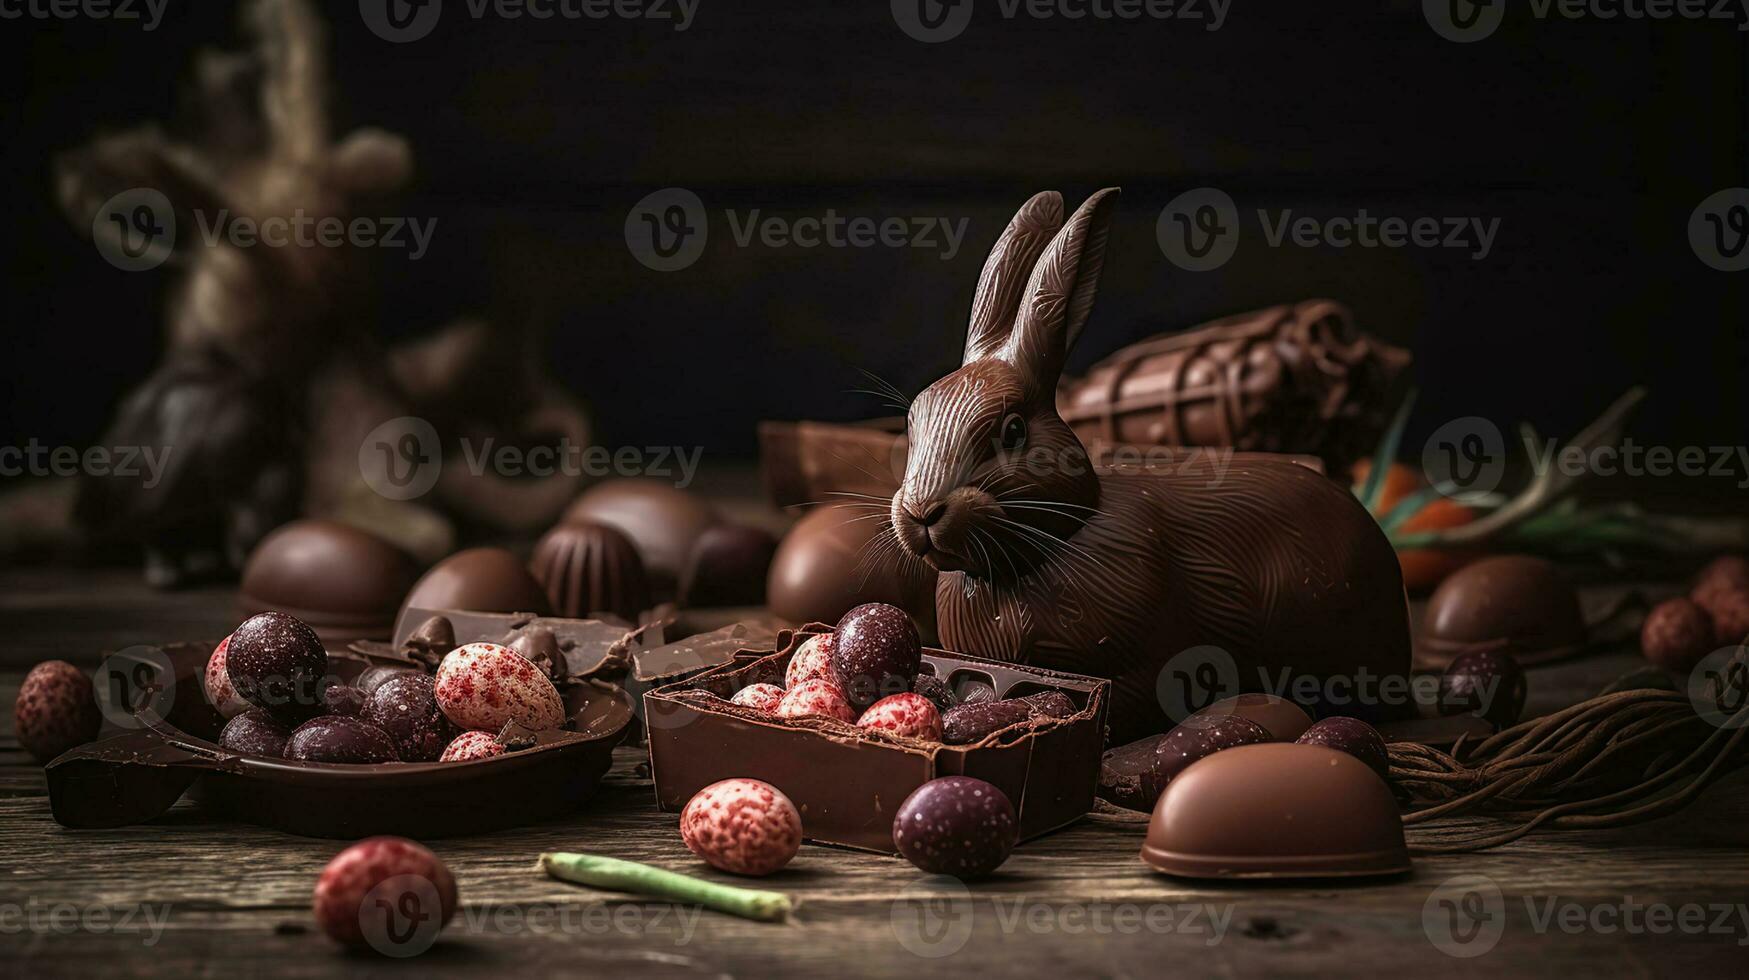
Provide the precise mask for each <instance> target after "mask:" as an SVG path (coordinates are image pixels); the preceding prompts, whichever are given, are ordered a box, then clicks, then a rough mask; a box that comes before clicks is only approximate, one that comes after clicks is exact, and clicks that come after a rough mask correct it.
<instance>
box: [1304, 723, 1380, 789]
mask: <svg viewBox="0 0 1749 980" xmlns="http://www.w3.org/2000/svg"><path fill="white" fill-rule="evenodd" d="M1296 741H1298V742H1299V743H1300V744H1301V745H1322V746H1324V747H1325V748H1328V749H1335V750H1336V751H1338V752H1346V753H1348V754H1349V755H1352V756H1354V757H1355V758H1356V759H1359V760H1360V761H1362V762H1364V763H1366V764H1367V766H1368V767H1369V768H1371V769H1372V771H1373V772H1376V773H1378V774H1379V778H1380V779H1389V778H1390V775H1391V752H1390V750H1389V749H1387V748H1386V747H1385V737H1384V736H1383V735H1380V734H1379V730H1378V729H1376V728H1374V727H1372V726H1371V725H1369V724H1367V723H1366V722H1364V721H1361V720H1360V719H1359V718H1343V717H1336V718H1324V719H1321V720H1320V721H1318V722H1317V723H1316V724H1314V725H1312V727H1310V728H1308V729H1306V731H1305V733H1304V734H1303V735H1301V736H1300V737H1299V738H1298V739H1297V740H1296Z"/></svg>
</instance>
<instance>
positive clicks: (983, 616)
mask: <svg viewBox="0 0 1749 980" xmlns="http://www.w3.org/2000/svg"><path fill="white" fill-rule="evenodd" d="M1117 199H1118V191H1117V189H1115V188H1110V189H1106V190H1102V191H1100V192H1099V193H1097V194H1095V195H1093V196H1092V197H1091V198H1089V199H1088V200H1087V201H1086V203H1084V204H1082V205H1081V207H1080V209H1079V210H1077V211H1076V212H1075V214H1074V215H1073V216H1072V217H1070V218H1069V220H1068V223H1067V224H1064V223H1063V201H1062V197H1061V195H1059V194H1057V193H1055V192H1046V193H1042V194H1039V195H1037V196H1035V197H1033V198H1032V200H1030V201H1028V202H1027V203H1026V205H1025V206H1023V207H1022V208H1021V209H1020V211H1019V213H1018V214H1016V215H1015V217H1014V220H1013V221H1012V222H1011V223H1010V224H1009V226H1008V228H1007V230H1006V231H1005V232H1003V234H1002V236H1001V237H1000V238H999V239H998V240H997V241H996V244H995V246H994V247H993V248H992V249H991V251H990V256H989V258H988V259H987V260H986V261H985V263H984V269H983V273H982V274H981V275H980V277H979V279H978V287H977V293H976V295H975V297H974V299H973V301H972V313H971V325H970V328H969V330H968V332H967V337H966V348H965V356H964V361H963V364H962V366H961V367H960V368H959V369H958V370H956V371H954V372H953V373H952V374H949V375H947V376H946V377H944V378H942V379H941V380H939V381H936V382H935V383H934V384H932V385H930V386H929V387H928V388H927V389H925V390H924V391H923V393H922V394H920V395H919V396H918V397H917V399H916V400H915V401H914V402H913V403H912V405H911V407H910V411H909V415H908V418H907V429H908V432H909V435H910V441H911V446H910V455H909V459H908V460H907V462H906V468H905V478H904V482H903V483H902V485H901V486H900V488H899V491H898V492H897V493H895V494H894V495H893V499H892V504H891V510H890V516H891V519H892V526H893V533H894V536H895V537H896V538H897V541H898V544H899V546H900V548H902V549H903V551H904V552H905V553H906V554H908V555H911V556H914V557H918V558H921V559H923V560H924V561H925V562H928V563H929V564H930V565H933V566H934V567H935V568H937V569H939V570H940V571H941V572H943V573H944V574H942V575H941V577H940V579H939V581H938V583H937V586H936V597H935V603H936V615H937V619H938V626H939V631H940V636H941V642H942V645H943V646H944V647H947V648H948V649H952V650H958V651H963V652H966V653H972V654H976V655H980V656H986V657H991V658H994V659H1000V660H1008V661H1023V662H1026V663H1031V664H1037V665H1041V666H1048V667H1052V668H1057V669H1062V670H1069V671H1075V672H1079V673H1087V674H1094V675H1098V676H1102V677H1109V678H1111V679H1112V681H1113V689H1114V690H1113V701H1112V714H1111V739H1112V741H1113V742H1114V743H1118V742H1124V741H1128V740H1131V739H1134V738H1138V737H1141V736H1143V735H1147V734H1150V733H1153V732H1160V731H1164V730H1166V729H1167V728H1168V727H1170V725H1171V724H1172V722H1174V721H1177V720H1179V719H1177V718H1170V719H1169V718H1168V713H1169V712H1168V710H1167V708H1166V706H1165V705H1164V704H1163V701H1162V696H1161V694H1160V693H1157V692H1160V691H1162V690H1163V688H1162V687H1161V684H1162V681H1163V679H1164V678H1163V677H1162V673H1163V671H1164V670H1165V668H1166V667H1167V666H1168V662H1169V661H1171V660H1172V659H1173V658H1174V657H1175V656H1176V655H1179V654H1180V653H1182V652H1185V651H1192V652H1191V653H1190V654H1188V656H1190V657H1192V658H1193V659H1195V658H1199V657H1201V658H1205V659H1206V658H1208V657H1209V656H1210V655H1209V654H1207V653H1206V652H1202V653H1199V652H1196V651H1195V650H1194V648H1200V647H1209V646H1213V647H1217V648H1219V649H1220V650H1221V651H1224V653H1225V656H1226V657H1230V658H1231V661H1230V666H1231V668H1236V676H1234V675H1233V670H1231V669H1227V668H1226V667H1225V665H1224V664H1223V665H1222V670H1221V673H1222V674H1225V675H1226V676H1225V677H1224V678H1223V684H1231V683H1234V682H1236V683H1237V684H1238V685H1239V686H1240V687H1241V688H1243V689H1246V690H1258V689H1263V688H1268V687H1270V686H1272V685H1273V684H1275V683H1278V682H1279V681H1278V679H1279V678H1280V677H1281V676H1282V673H1281V672H1282V671H1283V670H1284V669H1286V670H1287V671H1289V673H1290V674H1291V676H1293V677H1295V678H1302V679H1303V678H1305V677H1307V676H1310V677H1315V678H1318V679H1321V680H1322V679H1327V678H1332V677H1340V678H1345V679H1349V678H1355V677H1357V675H1361V674H1362V673H1363V672H1366V673H1370V674H1371V675H1372V676H1374V677H1377V676H1380V675H1385V674H1390V675H1398V676H1401V675H1406V674H1407V673H1408V669H1409V657H1410V647H1409V617H1408V604H1407V601H1406V599H1405V596H1404V592H1403V583H1402V576H1401V573H1400V571H1399V569H1398V565H1397V558H1396V555H1395V553H1394V552H1393V551H1392V550H1391V546H1390V544H1389V542H1387V540H1386V538H1385V535H1384V533H1383V532H1382V531H1381V530H1380V529H1379V527H1378V525H1377V524H1376V523H1375V522H1374V521H1373V519H1372V518H1371V517H1370V516H1369V515H1368V514H1367V512H1366V510H1365V509H1364V508H1363V507H1362V506H1361V505H1360V503H1359V502H1358V501H1356V500H1355V499H1354V497H1353V496H1352V494H1350V493H1349V491H1348V490H1347V489H1345V488H1343V487H1341V486H1339V485H1337V484H1336V483H1335V482H1333V481H1331V480H1329V479H1327V478H1325V477H1324V476H1322V475H1320V474H1318V473H1316V472H1314V471H1312V470H1311V469H1308V468H1306V467H1304V466H1300V465H1297V464H1295V463H1292V462H1287V461H1276V460H1257V459H1252V458H1247V459H1245V460H1243V461H1236V462H1234V463H1233V465H1232V466H1231V467H1230V468H1228V469H1227V470H1226V471H1225V472H1222V471H1221V470H1220V469H1219V466H1218V465H1217V463H1216V461H1214V460H1212V459H1209V458H1208V457H1206V456H1199V457H1198V459H1197V460H1196V461H1193V462H1191V463H1188V464H1186V465H1184V466H1180V467H1178V468H1176V469H1173V470H1171V471H1170V472H1167V473H1148V474H1136V475H1128V474H1126V475H1112V474H1108V475H1104V476H1101V475H1099V474H1096V473H1095V472H1094V468H1093V466H1092V465H1091V463H1090V462H1089V460H1088V457H1087V453H1086V450H1085V449H1084V448H1083V446H1082V444H1081V442H1080V440H1079V439H1078V438H1077V437H1076V436H1075V434H1074V432H1073V431H1071V430H1070V428H1069V426H1068V425H1067V424H1066V423H1065V422H1064V421H1063V419H1062V417H1061V416H1060V415H1059V414H1058V411H1057V405H1056V400H1055V393H1056V389H1057V382H1058V378H1059V376H1060V374H1061V373H1062V370H1063V362H1064V358H1065V355H1066V354H1067V352H1068V350H1069V348H1070V346H1071V345H1072V344H1073V343H1074V342H1075V338H1076V336H1077V335H1078V334H1080V332H1081V328H1082V327H1083V326H1084V325H1085V324H1086V322H1087V315H1088V312H1089V311H1090V309H1091V308H1092V306H1093V298H1094V293H1095V290H1096V289H1097V287H1098V284H1099V274H1100V270H1101V267H1102V265H1103V263H1104V259H1105V244H1106V237H1107V233H1108V228H1109V226H1110V223H1111V217H1112V213H1113V211H1114V209H1115V205H1116V204H1117ZM1059 229H1060V230H1059ZM1029 271H1030V276H1029V275H1028V272H1029ZM1213 656H1214V660H1213V661H1212V662H1216V663H1221V660H1220V655H1213ZM1183 662H1184V661H1180V662H1179V663H1180V664H1182V663H1183ZM1332 690H1334V691H1335V692H1337V694H1338V698H1337V699H1334V700H1339V699H1340V698H1341V697H1342V696H1345V692H1344V691H1343V689H1341V688H1333V689H1332ZM1211 693H1212V692H1211ZM1226 693H1232V692H1231V691H1228V692H1226ZM1288 693H1291V692H1288ZM1168 700H1170V699H1168ZM1360 701H1365V702H1367V703H1366V704H1362V703H1360ZM1360 701H1355V702H1353V703H1347V704H1342V705H1340V706H1338V705H1335V704H1325V705H1324V707H1325V708H1327V709H1329V710H1334V711H1337V712H1339V713H1343V714H1375V715H1377V714H1382V713H1386V712H1382V711H1380V710H1378V699H1373V698H1367V697H1365V695H1364V694H1362V695H1361V698H1360ZM1192 706H1194V705H1192ZM1172 713H1177V711H1176V708H1175V709H1174V711H1173V712H1172Z"/></svg>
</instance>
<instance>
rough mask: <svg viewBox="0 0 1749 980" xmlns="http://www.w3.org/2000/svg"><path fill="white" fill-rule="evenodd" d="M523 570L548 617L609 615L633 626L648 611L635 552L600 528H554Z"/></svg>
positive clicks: (646, 586) (621, 537)
mask: <svg viewBox="0 0 1749 980" xmlns="http://www.w3.org/2000/svg"><path fill="white" fill-rule="evenodd" d="M528 568H529V571H530V572H532V573H533V574H534V578H535V581H537V582H539V583H540V584H541V587H542V588H543V589H545V590H546V594H547V599H548V601H550V602H551V603H552V607H553V611H554V612H555V613H557V614H558V615H560V616H565V617H568V618H570V619H582V618H586V617H588V616H589V615H590V614H591V613H612V614H613V615H615V616H618V617H619V618H621V619H623V620H625V621H627V622H628V623H636V622H637V621H638V617H639V615H640V614H642V613H643V612H644V611H645V610H647V609H649V608H650V606H651V605H652V603H651V601H650V582H649V579H648V578H647V577H646V576H645V574H644V560H643V559H642V558H639V557H638V549H637V548H636V547H635V546H634V545H633V544H632V539H630V538H628V537H626V536H625V534H624V533H623V532H621V531H620V530H619V529H618V528H615V527H611V526H609V525H606V524H597V523H594V522H592V521H576V522H572V523H567V524H560V525H559V526H558V527H555V528H553V529H552V530H551V531H548V532H547V533H546V534H545V535H544V536H543V537H542V538H541V539H540V541H539V542H538V543H537V544H536V545H535V546H534V557H533V558H531V559H530V560H529V563H528Z"/></svg>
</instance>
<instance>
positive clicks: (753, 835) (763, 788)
mask: <svg viewBox="0 0 1749 980" xmlns="http://www.w3.org/2000/svg"><path fill="white" fill-rule="evenodd" d="M680 839H681V840H683V841H685V842H686V847H687V849H688V850H690V851H691V852H692V853H694V854H696V855H698V856H699V857H701V858H703V859H704V861H705V862H706V863H707V864H709V865H710V866H711V867H713V868H716V869H718V870H720V871H727V872H729V873H731V874H738V875H754V876H758V875H768V874H771V873H772V872H773V871H776V870H778V869H779V868H781V867H783V866H784V865H786V864H788V863H789V862H790V859H791V858H793V857H795V856H796V851H797V850H799V849H800V848H801V846H802V817H801V814H800V813H798V812H797V811H796V805H795V804H794V803H791V802H790V799H789V797H787V796H785V795H783V793H782V792H781V791H779V790H778V788H777V787H775V786H773V785H771V784H770V783H764V782H760V781H759V780H757V779H725V780H723V781H721V782H717V783H712V784H710V785H709V786H706V787H705V788H704V789H701V790H699V791H698V793H697V794H696V795H694V796H693V798H692V799H691V800H690V801H689V802H688V803H687V804H686V809H685V810H682V811H681V813H680Z"/></svg>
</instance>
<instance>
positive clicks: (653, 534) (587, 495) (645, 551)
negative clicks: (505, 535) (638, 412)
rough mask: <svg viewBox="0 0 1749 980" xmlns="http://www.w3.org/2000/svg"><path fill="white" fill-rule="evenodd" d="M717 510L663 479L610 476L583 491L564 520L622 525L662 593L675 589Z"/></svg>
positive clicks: (657, 588) (669, 593)
mask: <svg viewBox="0 0 1749 980" xmlns="http://www.w3.org/2000/svg"><path fill="white" fill-rule="evenodd" d="M716 520H717V518H716V514H715V513H713V512H712V511H711V509H710V507H708V506H706V505H705V503H704V502H703V501H702V500H700V499H699V498H697V497H695V496H693V495H692V494H690V493H687V492H686V491H685V490H681V489H678V488H676V487H675V486H674V485H673V484H672V483H664V482H662V481H661V480H634V479H618V480H608V481H606V482H604V483H600V484H597V485H596V486H593V487H591V488H589V489H588V490H586V491H584V492H583V494H582V496H580V497H578V498H577V500H576V502H575V503H573V504H571V506H570V508H569V509H567V510H566V511H565V517H564V521H565V523H569V522H571V521H590V522H593V523H597V524H607V525H609V526H612V527H616V528H618V529H619V530H620V531H622V532H624V534H625V536H626V537H628V538H630V539H631V541H632V544H634V545H636V546H637V549H638V554H639V555H640V556H641V557H642V558H643V559H644V570H645V571H646V572H648V573H649V576H650V585H651V587H652V588H654V589H655V590H656V592H657V593H658V594H659V595H671V594H673V592H674V590H675V587H676V585H677V584H678V583H679V581H680V573H681V571H682V570H684V569H685V568H686V560H687V559H688V558H689V557H690V556H691V555H692V547H693V545H694V544H696V543H697V542H698V539H699V538H700V537H701V536H703V534H704V532H705V529H706V528H708V527H710V526H711V525H712V524H715V523H716Z"/></svg>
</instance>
